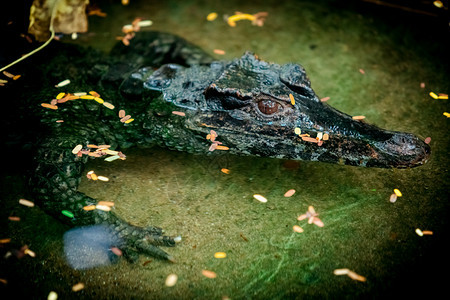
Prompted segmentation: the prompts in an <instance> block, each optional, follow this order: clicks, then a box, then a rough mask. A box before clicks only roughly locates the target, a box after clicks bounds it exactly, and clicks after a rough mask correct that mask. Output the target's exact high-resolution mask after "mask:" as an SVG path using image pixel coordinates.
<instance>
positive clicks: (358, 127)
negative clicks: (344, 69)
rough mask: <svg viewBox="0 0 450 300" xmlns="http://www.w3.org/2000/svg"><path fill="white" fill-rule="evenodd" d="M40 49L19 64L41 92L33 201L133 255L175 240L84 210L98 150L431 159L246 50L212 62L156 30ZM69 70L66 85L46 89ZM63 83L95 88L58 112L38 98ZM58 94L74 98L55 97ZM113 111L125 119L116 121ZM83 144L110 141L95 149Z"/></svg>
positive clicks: (392, 164) (362, 162) (420, 145)
mask: <svg viewBox="0 0 450 300" xmlns="http://www.w3.org/2000/svg"><path fill="white" fill-rule="evenodd" d="M45 51H46V53H44V54H38V55H37V57H36V58H34V61H33V63H34V64H36V65H37V66H40V67H35V68H34V69H33V70H34V71H28V73H30V72H31V73H33V72H41V74H40V75H38V76H39V79H38V82H39V87H36V86H35V89H38V88H40V90H41V92H40V93H37V94H36V95H35V96H34V97H31V98H32V99H33V100H32V101H33V103H31V104H30V105H31V106H30V109H33V110H35V111H36V114H37V112H39V114H40V118H41V122H42V126H43V127H42V128H40V133H41V136H40V137H39V138H38V139H37V140H38V146H39V147H38V148H37V150H36V152H35V156H34V167H33V172H32V174H31V175H30V183H31V184H30V187H31V189H32V192H33V197H34V198H33V199H34V200H35V201H36V203H38V204H39V205H40V207H42V209H43V210H44V211H46V212H48V213H49V214H51V215H53V216H54V217H56V218H57V219H60V220H61V221H64V222H66V223H67V222H68V223H70V224H71V225H74V226H81V225H89V224H107V225H108V228H110V229H111V230H112V232H114V234H115V235H116V236H118V237H119V238H120V241H121V242H120V244H119V245H117V247H118V248H120V249H121V250H122V252H123V254H124V256H125V257H127V258H128V259H130V260H134V259H136V257H137V256H138V255H139V254H140V253H146V254H148V255H151V256H154V257H158V258H161V259H166V260H171V261H173V257H172V256H171V255H169V254H168V253H167V252H166V251H164V250H163V249H161V246H167V247H172V246H175V244H176V243H177V242H179V241H180V240H181V237H179V236H175V237H173V236H166V235H164V232H163V230H162V229H161V228H159V227H146V228H143V227H138V226H134V225H132V224H130V223H128V222H126V221H125V220H123V219H122V218H121V217H120V216H118V215H117V214H116V213H115V212H114V209H112V210H102V209H94V210H86V207H96V205H98V202H97V200H96V199H93V198H91V197H89V196H87V195H85V194H83V193H81V192H79V191H78V190H77V189H78V185H79V183H80V180H81V177H82V176H84V175H85V171H84V167H85V164H86V163H87V162H88V160H89V159H102V158H96V157H95V156H102V155H104V154H105V151H106V150H108V151H106V152H109V153H110V154H118V155H117V157H118V158H120V159H125V154H126V149H127V148H130V147H133V146H141V147H145V146H152V145H159V146H162V147H166V148H169V149H175V150H179V151H186V152H190V153H194V154H200V155H216V154H217V153H221V152H223V151H227V153H230V154H236V155H250V156H261V157H272V158H279V159H288V160H307V161H318V162H325V163H339V164H345V165H351V166H360V167H378V168H412V167H416V166H420V165H422V164H424V163H425V162H426V161H427V160H428V159H429V156H430V147H429V146H428V145H427V144H426V143H424V142H423V141H422V140H421V139H419V138H418V137H416V136H415V135H413V134H410V133H404V132H396V131H389V130H383V129H380V128H378V127H376V126H374V125H370V124H368V123H366V122H364V121H363V120H354V119H353V118H352V117H351V116H350V115H347V114H345V113H343V112H340V111H338V110H336V109H334V108H332V107H331V106H329V105H328V104H326V103H324V102H322V101H320V99H319V98H318V96H317V95H316V94H315V92H314V91H313V89H312V88H311V83H310V81H309V79H308V77H307V75H306V72H305V69H304V68H303V67H302V66H300V65H299V64H293V63H288V64H283V65H279V64H276V63H269V62H265V61H263V60H261V59H259V58H258V57H257V56H256V55H254V54H252V53H249V52H247V53H245V54H244V55H243V56H242V57H240V58H237V59H234V60H231V61H217V60H214V59H213V58H212V57H211V56H210V55H208V54H206V53H205V52H203V51H202V50H201V49H200V48H198V47H197V46H195V45H193V44H191V43H189V42H187V41H186V40H184V39H182V38H180V37H177V36H174V35H171V34H168V33H158V32H141V33H138V34H137V35H136V37H135V38H134V39H133V40H132V43H131V45H130V46H128V47H127V46H124V45H123V44H121V43H119V44H117V45H116V46H115V47H114V48H113V49H112V51H111V52H110V54H109V55H104V54H102V53H100V52H98V51H95V50H92V49H91V50H88V51H87V50H85V49H84V48H79V47H76V46H74V45H66V44H63V43H57V42H56V43H52V45H51V46H49V49H47V50H45ZM44 65H45V66H46V67H45V68H44V67H42V66H44ZM24 72H25V77H26V75H27V71H24ZM33 74H34V73H33ZM34 75H35V74H34ZM67 77H70V78H71V81H72V82H71V84H70V85H69V86H66V87H63V88H60V89H58V90H56V89H55V88H54V87H53V86H50V87H45V85H47V86H48V85H49V82H53V84H54V83H55V82H58V81H60V80H61V79H64V78H67ZM61 90H65V91H67V90H70V91H72V92H79V91H91V90H94V91H96V93H91V94H93V95H94V96H92V95H89V94H87V96H88V97H82V96H74V94H67V93H65V94H64V95H63V96H60V97H58V98H59V101H54V103H55V102H56V103H55V104H56V106H57V109H49V108H44V107H42V106H41V105H40V102H42V101H43V100H44V101H45V99H48V100H47V101H50V100H51V99H52V98H55V94H56V93H59V92H60V91H61ZM67 95H70V96H73V97H72V98H77V97H78V98H81V99H72V98H70V99H72V100H69V101H67V102H64V101H61V99H63V100H64V99H65V100H67V99H68V98H64V97H67ZM90 96H91V97H90ZM45 97H46V98H45ZM61 97H63V98H61ZM82 98H86V99H82ZM89 98H90V99H89ZM95 100H98V101H95ZM100 100H101V101H100ZM102 101H106V102H109V103H110V104H112V106H111V105H109V107H105V105H102V104H101V103H99V102H102ZM63 102H64V103H63ZM103 104H105V103H103ZM119 110H123V111H125V112H126V114H127V115H129V116H130V117H131V118H132V119H131V121H130V119H129V118H130V117H128V120H127V121H124V120H125V119H126V118H125V119H122V122H121V121H120V118H121V117H123V112H122V115H121V116H118V112H119ZM77 145H81V146H79V147H78V148H77V149H75V150H74V148H76V146H77ZM92 145H97V146H98V145H108V146H105V147H106V148H104V149H103V150H100V151H98V150H97V151H96V154H92V153H94V150H96V149H95V148H89V147H93V146H92ZM108 147H109V148H108ZM105 149H106V150H105ZM102 151H103V152H102ZM111 151H112V152H111ZM122 152H123V153H125V154H123V153H122ZM103 158H104V157H103ZM118 162H120V161H118ZM62 211H64V212H66V215H63V214H62V213H61V212H62ZM67 212H69V213H70V215H69V217H67Z"/></svg>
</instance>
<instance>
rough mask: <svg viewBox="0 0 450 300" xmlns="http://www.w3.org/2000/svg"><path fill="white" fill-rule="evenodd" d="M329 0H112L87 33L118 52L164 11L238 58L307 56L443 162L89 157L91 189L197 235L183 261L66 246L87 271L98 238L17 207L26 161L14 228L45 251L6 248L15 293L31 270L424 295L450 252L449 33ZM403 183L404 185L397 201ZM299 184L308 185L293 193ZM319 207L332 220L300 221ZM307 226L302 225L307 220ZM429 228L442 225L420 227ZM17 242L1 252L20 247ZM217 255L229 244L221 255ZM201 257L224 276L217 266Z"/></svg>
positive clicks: (250, 292)
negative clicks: (136, 25) (262, 14)
mask: <svg viewBox="0 0 450 300" xmlns="http://www.w3.org/2000/svg"><path fill="white" fill-rule="evenodd" d="M200 2H201V1H200ZM331 2H332V1H331ZM101 3H103V2H101ZM275 4H276V5H275ZM328 4H329V3H328V2H327V1H314V2H309V1H303V2H301V1H297V2H285V3H278V2H275V1H273V2H272V3H270V1H268V2H267V3H263V4H255V3H250V2H242V1H227V2H223V3H221V7H216V6H214V7H213V5H212V4H211V3H209V2H201V4H197V3H194V5H193V4H192V3H188V2H186V3H185V2H183V3H180V2H178V1H168V2H164V3H162V2H155V3H153V2H148V1H131V4H130V5H129V6H128V7H123V6H121V5H120V4H112V5H110V6H107V5H106V4H105V6H104V7H102V8H103V10H104V11H106V12H107V13H108V17H107V18H99V17H91V19H90V24H91V29H90V33H88V34H86V35H81V37H80V39H81V40H80V41H78V42H80V43H85V44H90V45H94V46H95V47H98V48H100V47H103V48H104V49H105V50H106V49H107V48H108V47H110V45H111V44H112V43H113V42H112V40H114V39H115V35H116V34H117V35H119V34H120V30H121V28H122V26H123V25H125V24H127V23H129V22H130V21H132V20H133V19H134V18H135V17H136V16H142V17H144V18H146V19H147V18H148V19H151V20H152V21H153V25H152V29H154V30H163V31H169V32H172V33H176V34H179V35H181V36H183V37H185V38H187V39H188V40H190V41H193V42H194V43H196V44H198V45H200V46H201V47H202V48H204V49H205V50H206V51H208V52H209V53H213V50H214V49H223V50H225V52H226V54H225V55H223V56H220V57H218V58H222V57H223V58H225V59H232V58H234V57H240V56H241V55H242V53H244V52H245V51H246V50H251V51H254V52H256V53H257V54H258V55H260V56H261V57H262V58H263V59H265V60H268V61H274V62H277V63H285V62H297V63H301V64H302V65H304V66H305V68H306V70H307V72H308V75H309V76H310V79H311V82H312V87H313V88H314V90H315V91H316V92H317V94H318V95H319V97H320V98H322V97H325V96H329V97H330V100H329V102H328V103H329V104H330V105H332V106H334V107H336V108H338V109H340V110H342V111H344V112H346V113H348V114H350V115H361V114H363V115H365V116H366V119H367V121H368V122H370V123H375V124H376V125H378V126H380V127H383V128H387V129H392V130H400V131H409V132H413V133H415V134H417V135H419V136H422V137H423V138H425V137H427V136H431V138H432V140H431V144H430V145H431V148H432V156H431V159H430V162H429V163H427V164H426V165H424V166H422V167H420V168H416V169H412V170H390V169H365V168H355V167H348V166H339V165H329V164H324V163H309V162H300V163H298V164H296V163H294V164H293V163H291V162H285V161H280V160H275V159H263V158H250V157H235V156H231V155H228V154H226V153H222V155H220V156H216V155H214V156H210V157H201V156H193V155H190V154H186V153H178V152H173V151H168V150H165V149H160V148H152V149H146V150H142V149H123V151H124V153H125V154H126V155H127V159H126V160H125V161H114V162H111V163H106V162H104V161H102V160H100V161H98V160H94V161H93V162H92V163H90V164H89V165H88V167H87V169H86V172H87V171H89V170H91V169H93V170H95V171H96V173H97V174H102V175H105V176H107V177H108V178H110V181H109V182H99V181H97V182H93V181H88V180H87V179H86V178H83V180H82V183H81V186H80V190H81V191H83V192H85V193H87V194H88V195H90V196H92V197H94V198H97V199H98V200H105V201H114V202H115V209H116V212H117V213H118V214H119V215H121V216H122V217H124V218H125V219H126V220H127V221H129V222H131V223H132V224H135V225H141V226H147V225H155V226H159V227H162V228H164V230H165V232H166V234H168V235H173V236H176V235H181V236H182V242H181V243H179V244H177V246H176V247H174V248H165V250H166V251H168V252H169V253H170V254H171V255H172V256H173V257H175V259H176V263H175V264H171V263H168V262H165V261H159V260H157V259H154V258H151V257H146V256H141V257H140V258H139V260H138V262H137V263H136V264H129V263H127V262H126V261H124V260H123V259H121V258H119V260H118V262H117V263H116V264H112V265H106V266H103V267H98V268H94V269H91V270H73V269H72V268H70V267H69V265H68V264H67V262H66V260H65V255H64V251H66V256H67V257H71V258H73V259H74V260H72V263H70V262H69V264H72V266H75V267H76V268H78V269H79V267H80V266H86V265H87V264H88V263H89V260H91V259H92V258H93V257H92V253H96V252H97V251H93V249H92V248H90V249H89V250H88V251H87V252H86V251H84V252H73V250H74V248H72V247H70V246H67V244H66V246H65V247H64V246H63V244H62V241H63V233H64V232H65V231H66V230H67V227H62V226H61V225H60V224H59V223H57V222H55V221H54V220H53V219H51V218H49V217H48V216H46V215H45V214H44V213H42V212H41V211H39V209H37V208H36V209H28V208H23V207H18V205H17V204H16V202H17V199H18V198H20V197H22V196H23V195H22V194H21V193H22V192H21V191H22V190H23V186H21V185H20V179H21V177H20V175H21V174H20V175H15V177H14V176H12V175H10V174H7V175H5V176H4V177H3V178H2V187H3V189H2V190H3V191H4V192H3V196H4V199H5V201H4V203H3V202H2V205H5V207H4V209H2V211H3V215H2V216H5V218H4V220H6V219H7V216H9V215H10V214H13V215H19V216H21V217H22V218H21V221H20V222H16V223H11V222H9V221H8V222H9V223H7V225H5V222H3V221H2V222H3V223H2V225H5V226H4V227H5V228H7V231H6V232H8V233H11V236H14V238H15V239H16V243H20V244H28V245H29V246H30V248H31V249H33V250H34V251H35V252H36V253H37V256H36V258H34V259H32V258H30V257H25V258H23V259H21V260H17V261H13V260H11V259H8V260H3V261H2V264H3V265H4V266H5V268H2V269H4V270H6V271H5V272H4V273H1V274H0V275H1V276H0V278H3V277H8V276H9V277H8V278H11V280H10V283H9V286H11V287H12V288H13V289H14V290H18V291H20V290H21V286H20V285H19V284H18V283H17V282H19V283H20V284H23V285H25V286H27V287H29V288H30V291H32V292H34V293H35V294H39V295H38V296H40V298H41V299H42V298H45V297H46V296H47V295H48V293H49V292H50V291H51V290H55V291H57V292H58V294H59V295H60V297H61V298H70V297H81V298H93V297H99V298H103V299H104V298H108V297H109V298H120V299H130V298H134V299H149V298H161V297H164V298H179V299H181V298H184V299H186V298H189V299H204V298H207V299H211V298H222V297H225V296H228V297H230V298H236V299H238V298H246V297H249V298H251V297H256V298H289V297H291V298H294V297H302V296H312V297H328V298H329V297H335V296H336V295H338V296H340V295H351V296H352V297H358V296H368V295H370V296H374V297H376V296H380V295H381V296H382V295H385V294H386V293H388V292H392V291H396V290H401V291H402V292H405V293H408V290H409V291H410V292H411V293H413V292H417V291H418V290H420V288H421V287H422V286H423V285H424V284H425V283H427V284H429V285H428V287H429V290H431V289H432V287H434V286H435V284H436V283H435V282H433V281H432V279H431V278H430V277H432V276H429V275H428V274H432V272H433V270H434V269H433V267H432V266H435V265H439V264H440V259H441V256H440V255H434V254H435V253H436V251H438V253H437V254H440V252H439V250H436V249H442V245H441V243H442V242H443V241H444V240H445V237H447V234H448V232H447V231H446V230H447V229H445V228H446V225H448V221H447V218H446V216H447V214H448V203H447V201H448V200H447V193H448V185H449V184H448V170H447V169H446V166H447V165H448V161H449V160H448V145H449V137H448V134H447V132H448V122H446V118H445V117H444V116H442V113H443V112H444V111H448V107H447V106H448V104H447V102H444V101H440V102H437V101H433V99H430V98H429V96H428V92H429V91H436V92H443V93H448V90H446V89H448V79H449V78H448V70H446V69H445V66H444V67H443V65H445V63H442V62H441V61H440V59H443V58H441V56H440V53H441V52H442V53H444V52H445V51H444V50H445V47H446V46H445V45H442V46H441V47H442V48H441V49H440V50H439V46H438V45H437V44H435V42H436V40H439V39H435V40H433V41H431V39H428V38H427V36H425V35H420V33H421V31H420V30H419V29H418V25H417V23H419V22H416V25H414V26H413V25H411V23H410V21H411V20H408V19H404V20H403V19H401V21H398V22H397V21H392V20H394V19H396V18H397V17H398V16H396V18H392V19H389V18H387V19H383V18H381V17H377V16H375V17H372V16H370V15H368V14H367V12H364V11H358V10H352V9H348V10H347V9H342V8H341V9H338V8H337V7H336V4H335V3H334V4H333V2H332V3H331V4H330V5H328ZM212 11H217V12H218V13H219V15H222V14H233V13H234V12H235V11H242V12H249V13H256V12H258V11H268V12H269V15H268V17H267V19H266V22H265V23H264V26H263V27H257V26H251V24H250V23H244V21H242V22H241V23H238V24H237V26H236V27H234V28H230V27H229V26H228V25H227V24H226V23H225V22H222V21H221V20H220V18H218V19H217V20H216V21H214V22H208V21H206V19H205V18H206V16H207V15H208V14H209V13H210V12H212ZM418 20H422V19H418ZM245 22H246V21H245ZM411 28H413V29H411ZM411 31H412V32H411ZM75 42H77V41H75ZM108 43H109V44H108ZM442 49H444V50H442ZM359 69H363V70H364V74H362V73H361V72H359ZM421 82H424V83H425V84H426V85H425V86H426V88H421V87H420V83H421ZM216 152H217V151H214V153H213V154H217V153H216ZM222 168H227V169H229V170H230V174H225V173H223V172H221V171H220V170H221V169H222ZM394 188H398V189H400V190H401V192H402V194H403V196H402V197H400V198H399V199H397V201H396V202H395V203H390V202H389V197H390V195H391V194H392V193H393V189H394ZM290 189H295V190H296V193H295V194H294V195H293V196H292V197H289V198H286V197H284V196H283V195H284V193H285V192H286V191H288V190H290ZM253 194H261V195H263V196H264V197H265V198H267V199H268V201H267V203H261V202H259V201H256V200H255V199H254V198H253ZM309 206H313V207H314V208H315V211H316V212H317V213H318V217H319V218H320V219H321V220H322V221H323V223H324V227H322V228H321V227H318V226H316V225H314V224H308V219H304V220H301V221H298V220H297V217H298V216H299V215H301V214H304V213H305V212H306V211H307V210H308V207H309ZM2 208H3V207H2ZM5 214H7V215H5ZM294 225H298V226H300V227H302V229H303V232H302V233H297V232H294V231H293V226H294ZM2 228H3V227H2ZM416 228H421V229H422V230H432V231H433V232H434V235H433V236H424V237H419V236H417V234H416V233H415V229H416ZM106 236H107V235H106ZM69 237H70V236H69ZM77 237H80V235H78V234H77ZM81 237H82V236H81ZM0 238H3V237H0ZM66 239H67V236H66ZM69 239H70V240H71V241H72V242H74V241H75V240H74V239H72V238H69ZM76 243H78V242H76ZM6 247H7V246H5V247H3V246H2V248H1V250H5V251H4V252H6V251H7V249H8V248H6ZM105 251H106V252H105ZM216 252H225V253H226V254H227V257H226V258H223V259H217V258H214V253H216ZM67 253H68V254H67ZM98 253H100V254H103V256H102V258H101V261H104V262H107V261H108V260H109V258H110V256H109V255H110V253H109V252H108V250H107V249H106V247H104V248H101V249H99V252H98ZM86 256H87V257H86ZM85 259H87V260H85ZM96 260H97V259H96ZM80 262H82V265H77V264H79V263H80ZM340 268H349V269H351V270H353V271H355V272H356V273H358V274H361V275H363V276H364V277H366V278H367V281H366V282H364V283H362V282H355V281H353V280H351V279H350V278H348V277H347V276H335V275H334V274H333V270H335V269H340ZM202 270H210V271H214V272H215V273H216V274H217V277H216V278H214V279H210V278H206V277H204V276H203V275H202V273H201V271H202ZM2 272H3V271H2ZM172 273H173V274H177V275H178V281H177V283H176V285H175V286H174V287H171V288H168V287H166V286H165V285H164V282H165V279H166V277H167V276H168V275H169V274H172ZM403 280H406V281H407V283H406V284H403ZM77 282H84V283H85V289H84V290H82V291H80V292H78V293H77V294H74V293H73V292H72V291H71V289H70V287H71V286H72V285H73V284H75V283H77ZM36 283H38V284H36ZM402 288H403V289H402ZM35 296H36V295H35Z"/></svg>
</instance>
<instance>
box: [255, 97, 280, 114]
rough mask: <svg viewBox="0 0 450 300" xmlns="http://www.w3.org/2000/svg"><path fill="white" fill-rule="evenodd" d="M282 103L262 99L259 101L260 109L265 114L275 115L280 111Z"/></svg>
mask: <svg viewBox="0 0 450 300" xmlns="http://www.w3.org/2000/svg"><path fill="white" fill-rule="evenodd" d="M279 106H280V104H279V103H278V102H276V101H272V100H261V101H259V102H258V109H259V111H260V112H262V113H263V114H265V115H273V114H274V113H276V112H277V111H278V108H279Z"/></svg>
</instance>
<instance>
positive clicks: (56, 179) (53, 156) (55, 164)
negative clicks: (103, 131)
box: [31, 127, 181, 260]
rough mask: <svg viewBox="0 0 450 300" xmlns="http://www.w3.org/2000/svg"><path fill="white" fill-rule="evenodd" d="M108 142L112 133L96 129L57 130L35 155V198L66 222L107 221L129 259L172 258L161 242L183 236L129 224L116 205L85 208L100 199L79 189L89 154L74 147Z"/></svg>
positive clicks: (77, 223) (171, 242)
mask: <svg viewBox="0 0 450 300" xmlns="http://www.w3.org/2000/svg"><path fill="white" fill-rule="evenodd" d="M74 132H78V134H74ZM106 143H109V144H112V145H115V141H113V140H111V137H108V140H106V139H105V138H104V137H102V136H99V134H98V131H97V130H87V129H77V130H74V129H73V128H72V127H66V129H65V128H64V127H63V128H59V129H58V130H55V132H54V133H53V134H52V137H49V138H47V139H46V140H45V141H44V142H43V143H41V144H40V148H39V150H38V152H37V155H36V157H35V162H36V165H37V166H36V169H35V171H34V174H33V176H32V178H31V183H32V187H33V192H34V196H35V200H36V201H37V202H38V204H40V206H41V207H42V208H43V209H44V210H45V211H46V212H48V213H49V214H51V215H53V216H54V217H56V218H58V219H60V220H62V221H64V222H65V223H70V224H72V225H76V226H80V225H91V224H106V226H107V227H108V228H109V229H110V231H111V232H112V233H113V234H114V235H115V237H116V238H115V240H118V241H121V242H120V243H119V244H118V245H111V246H114V247H118V248H119V249H120V250H122V252H123V254H124V256H125V257H126V258H128V259H130V260H134V259H135V258H136V257H137V254H138V253H145V254H149V255H152V256H155V257H159V258H162V259H167V260H173V259H172V257H171V256H170V255H169V254H167V253H166V252H165V251H163V250H161V249H160V248H159V246H169V247H172V246H174V245H175V243H176V242H177V241H179V240H180V239H181V238H180V237H177V238H172V237H167V236H164V235H163V231H162V229H160V228H158V227H147V228H142V227H138V226H134V225H132V224H129V223H127V222H126V221H124V220H123V219H121V218H120V217H119V216H117V214H116V213H115V212H114V209H112V210H111V211H103V210H100V209H94V210H85V208H86V207H89V206H93V205H96V204H97V203H98V202H97V201H96V200H95V199H93V198H91V197H89V196H87V195H85V194H83V193H81V192H78V191H77V188H78V185H79V183H80V181H81V176H82V173H83V172H84V167H85V164H86V162H87V161H88V159H89V157H88V156H86V155H82V156H79V155H77V154H74V153H72V150H73V148H74V146H75V145H78V144H80V145H85V146H86V145H87V144H98V145H101V144H106ZM63 211H64V212H65V214H63V213H62V212H63ZM67 215H69V217H68V216H67ZM72 215H73V217H72Z"/></svg>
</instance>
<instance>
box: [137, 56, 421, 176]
mask: <svg viewBox="0 0 450 300" xmlns="http://www.w3.org/2000/svg"><path fill="white" fill-rule="evenodd" d="M144 87H145V88H147V89H148V90H153V91H154V90H156V91H159V92H162V95H163V96H162V97H161V99H162V100H161V101H163V102H166V103H170V104H171V105H172V110H177V111H181V112H183V113H185V116H184V117H176V118H178V120H181V119H182V121H177V122H178V124H180V126H181V127H182V130H183V131H184V132H185V136H190V137H191V141H192V140H197V141H198V140H201V143H199V144H198V145H196V146H195V147H199V148H202V147H203V149H204V150H205V151H207V150H208V148H209V145H211V144H216V145H221V146H226V147H228V148H229V151H230V152H232V153H235V154H240V155H254V156H263V157H274V158H284V159H292V160H308V161H322V162H329V163H343V164H348V165H353V166H365V167H384V168H387V167H395V168H408V167H415V166H419V165H422V164H424V163H425V162H426V161H427V159H428V158H429V156H430V147H429V146H428V145H427V144H425V143H424V142H423V141H422V140H420V139H419V138H417V137H416V136H414V135H413V134H410V133H404V132H396V131H388V130H383V129H380V128H378V127H376V126H373V125H369V124H367V123H365V122H363V121H358V120H353V119H352V117H351V116H349V115H347V114H345V113H342V112H340V111H338V110H336V109H334V108H332V107H330V106H329V105H327V104H325V103H323V102H321V101H320V100H319V98H318V97H317V96H316V94H315V93H314V91H313V90H312V89H311V85H310V82H309V80H308V78H307V76H306V73H305V70H304V69H303V67H301V66H300V65H297V64H285V65H278V64H273V63H267V62H264V61H262V60H259V59H258V58H257V57H255V56H254V55H253V54H251V53H246V54H244V55H243V56H242V57H241V58H240V59H236V60H234V61H232V62H214V63H212V64H211V65H209V66H194V67H191V68H184V67H181V66H177V65H164V66H163V67H161V68H160V69H158V70H157V71H155V72H153V74H152V75H151V76H149V77H148V78H147V79H146V80H145V82H144ZM290 95H291V96H290ZM292 97H293V99H292ZM175 123H176V122H175ZM168 126H169V127H171V128H172V127H176V126H175V125H168ZM211 130H213V133H214V132H215V133H217V137H216V138H215V140H214V137H213V141H211V140H209V141H207V140H206V139H205V136H206V135H207V134H208V133H211ZM174 135H176V134H174ZM178 135H179V134H178ZM217 141H220V142H221V143H222V144H218V143H217ZM214 148H215V146H214V145H213V147H211V148H209V150H210V151H211V150H214ZM220 148H221V147H219V149H220ZM225 149H226V148H225Z"/></svg>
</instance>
